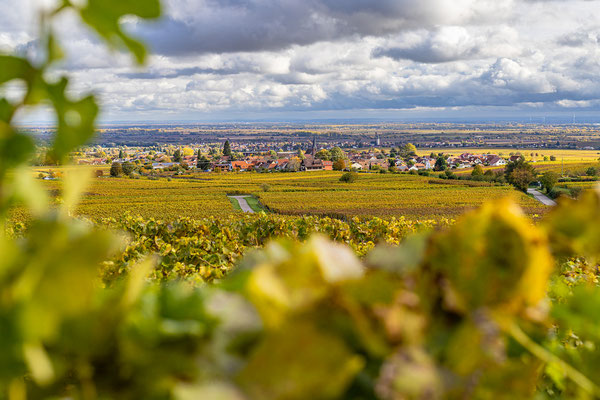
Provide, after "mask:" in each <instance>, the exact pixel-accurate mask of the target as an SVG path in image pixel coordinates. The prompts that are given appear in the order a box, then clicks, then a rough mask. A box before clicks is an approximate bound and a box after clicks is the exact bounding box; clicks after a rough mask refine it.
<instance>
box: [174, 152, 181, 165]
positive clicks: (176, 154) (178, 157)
mask: <svg viewBox="0 0 600 400" xmlns="http://www.w3.org/2000/svg"><path fill="white" fill-rule="evenodd" d="M173 162H176V163H178V162H181V150H179V149H177V150H175V152H174V153H173Z"/></svg>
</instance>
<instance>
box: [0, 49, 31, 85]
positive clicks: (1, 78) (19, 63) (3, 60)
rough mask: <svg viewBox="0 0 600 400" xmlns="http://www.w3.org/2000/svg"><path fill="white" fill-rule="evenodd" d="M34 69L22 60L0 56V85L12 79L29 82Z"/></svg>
mask: <svg viewBox="0 0 600 400" xmlns="http://www.w3.org/2000/svg"><path fill="white" fill-rule="evenodd" d="M34 72H35V69H34V68H33V67H32V66H31V64H29V62H28V61H27V60H25V59H24V58H19V57H15V56H7V55H0V85H2V84H3V83H6V82H9V81H12V80H13V79H23V80H25V81H29V80H30V78H31V75H32V74H33V73H34Z"/></svg>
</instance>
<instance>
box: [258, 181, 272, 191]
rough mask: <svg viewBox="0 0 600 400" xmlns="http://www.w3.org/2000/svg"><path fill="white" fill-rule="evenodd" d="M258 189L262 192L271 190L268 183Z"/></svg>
mask: <svg viewBox="0 0 600 400" xmlns="http://www.w3.org/2000/svg"><path fill="white" fill-rule="evenodd" d="M260 188H261V189H262V191H263V192H268V191H269V190H271V185H269V184H268V183H263V184H262V185H260Z"/></svg>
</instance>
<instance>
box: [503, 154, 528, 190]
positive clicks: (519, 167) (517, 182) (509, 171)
mask: <svg viewBox="0 0 600 400" xmlns="http://www.w3.org/2000/svg"><path fill="white" fill-rule="evenodd" d="M535 176H536V173H535V168H533V166H532V165H531V164H530V163H528V162H526V161H525V158H524V157H522V156H521V157H520V158H519V159H518V160H516V161H511V162H509V163H508V164H506V168H504V177H505V178H506V181H507V182H508V183H510V184H511V185H513V186H514V187H516V188H517V189H520V190H522V191H526V190H527V187H528V186H529V184H530V183H531V182H533V181H534V180H535Z"/></svg>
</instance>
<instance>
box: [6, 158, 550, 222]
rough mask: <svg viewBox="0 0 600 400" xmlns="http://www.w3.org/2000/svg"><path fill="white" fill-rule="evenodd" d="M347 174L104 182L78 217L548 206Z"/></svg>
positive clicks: (407, 179)
mask: <svg viewBox="0 0 600 400" xmlns="http://www.w3.org/2000/svg"><path fill="white" fill-rule="evenodd" d="M77 168H88V167H77ZM45 170H46V171H47V169H45ZM36 172H37V171H36ZM91 172H92V169H91V168H90V174H91ZM340 175H341V173H339V172H329V171H323V172H308V173H288V174H285V173H277V174H257V173H226V174H207V173H199V174H198V173H197V174H189V175H185V176H179V177H174V178H172V179H165V178H160V179H156V180H150V179H130V178H109V177H99V178H93V179H92V180H91V182H90V184H89V186H88V188H87V189H86V190H85V193H84V196H83V198H82V199H81V202H80V204H79V206H78V208H77V209H76V210H75V213H76V214H78V215H83V216H87V217H90V218H92V219H99V218H105V217H119V216H122V215H123V214H125V213H130V214H131V215H139V216H142V217H144V218H157V219H163V220H173V219H176V218H177V217H190V218H203V217H227V216H231V215H237V214H239V213H240V212H239V211H236V210H235V209H234V207H233V206H232V204H231V202H230V201H229V199H228V198H227V194H231V193H248V194H250V193H251V194H254V195H255V196H256V197H258V198H259V199H260V201H261V203H262V204H263V205H264V206H266V207H268V208H269V209H270V210H272V211H275V212H278V213H281V214H290V215H301V214H313V215H329V216H339V217H344V218H352V217H362V218H367V217H385V218H390V217H401V216H404V217H406V218H409V219H431V218H433V219H439V218H444V217H447V218H453V217H455V216H457V215H459V214H461V213H462V212H464V211H466V210H468V209H472V208H475V207H477V206H479V205H481V204H483V203H484V202H485V201H487V200H491V199H497V198H501V197H512V198H513V199H515V200H516V201H517V202H518V203H519V204H520V205H521V206H522V207H523V208H524V210H525V211H526V212H527V213H528V214H540V213H543V212H544V210H545V207H544V206H542V205H540V204H539V203H537V202H535V201H534V200H533V199H531V198H530V197H528V196H526V195H524V194H521V193H520V192H517V191H515V190H514V189H512V188H511V187H508V186H490V185H489V184H487V183H480V182H465V181H442V180H439V179H435V178H430V177H424V176H417V175H408V174H359V178H358V180H357V181H356V182H354V183H350V184H347V183H342V182H339V177H340ZM41 182H42V184H43V186H44V187H45V188H46V189H47V190H48V191H49V193H51V194H57V193H59V190H60V187H61V181H60V180H57V181H41ZM56 200H57V201H59V199H56ZM15 213H16V214H15V215H16V216H17V217H18V216H19V215H20V214H19V213H20V211H19V210H16V211H15Z"/></svg>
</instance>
